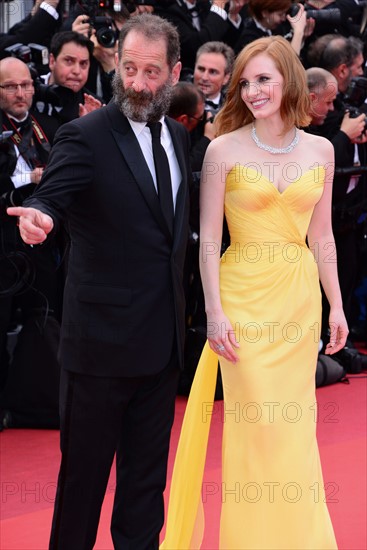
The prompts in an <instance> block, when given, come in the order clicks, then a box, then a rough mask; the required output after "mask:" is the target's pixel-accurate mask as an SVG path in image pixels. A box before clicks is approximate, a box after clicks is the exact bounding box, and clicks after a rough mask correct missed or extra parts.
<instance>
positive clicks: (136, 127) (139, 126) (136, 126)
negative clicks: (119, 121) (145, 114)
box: [127, 116, 165, 136]
mask: <svg viewBox="0 0 367 550" xmlns="http://www.w3.org/2000/svg"><path fill="white" fill-rule="evenodd" d="M127 120H128V121H129V122H130V125H131V128H132V129H133V131H134V134H135V135H136V136H139V135H140V134H141V133H142V132H143V131H144V129H145V128H146V126H147V123H146V122H137V121H136V120H131V118H128V119H127ZM159 122H160V123H161V124H162V126H163V125H164V123H165V122H164V116H162V117H161V118H160V119H159Z"/></svg>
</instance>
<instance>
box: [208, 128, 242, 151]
mask: <svg viewBox="0 0 367 550" xmlns="http://www.w3.org/2000/svg"><path fill="white" fill-rule="evenodd" d="M248 135H249V130H248V126H242V127H241V128H238V129H237V130H234V131H233V132H229V133H228V134H222V135H221V136H218V137H216V138H215V139H213V140H212V141H211V143H210V144H209V146H208V153H210V154H211V155H221V156H223V155H227V154H228V155H230V156H233V155H234V154H236V152H237V151H238V150H239V149H240V148H241V147H243V144H244V141H246V139H248Z"/></svg>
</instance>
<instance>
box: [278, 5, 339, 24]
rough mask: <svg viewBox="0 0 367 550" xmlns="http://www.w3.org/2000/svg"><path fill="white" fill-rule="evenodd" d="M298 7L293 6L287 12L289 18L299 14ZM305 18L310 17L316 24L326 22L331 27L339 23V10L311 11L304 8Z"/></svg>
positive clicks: (306, 7)
mask: <svg viewBox="0 0 367 550" xmlns="http://www.w3.org/2000/svg"><path fill="white" fill-rule="evenodd" d="M299 9H300V7H299V6H298V5H297V4H293V5H292V6H291V7H290V8H289V10H288V14H289V15H290V16H291V17H294V16H295V15H297V13H298V12H299ZM305 12H306V17H307V18H308V19H309V18H311V17H312V19H314V20H315V21H316V22H317V21H327V22H328V23H330V24H331V25H338V24H339V23H341V17H340V9H339V8H330V9H325V10H324V9H320V10H312V9H309V8H308V6H305Z"/></svg>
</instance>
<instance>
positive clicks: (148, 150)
mask: <svg viewBox="0 0 367 550" xmlns="http://www.w3.org/2000/svg"><path fill="white" fill-rule="evenodd" d="M128 121H129V122H130V125H131V128H132V130H133V132H134V134H135V136H136V139H137V140H138V142H139V145H140V148H141V150H142V153H143V155H144V158H145V161H146V163H147V165H148V168H149V170H150V173H151V174H152V177H153V181H154V185H155V188H156V191H157V190H158V187H157V177H156V173H155V167H154V158H153V148H152V136H151V133H150V129H149V128H148V127H147V125H146V122H136V121H135V120H131V119H130V118H128ZM159 122H161V124H162V132H161V143H162V145H163V148H164V150H165V151H166V154H167V158H168V163H169V168H170V172H171V182H172V197H173V207H174V209H175V208H176V199H177V192H178V188H179V187H180V183H181V180H182V174H181V170H180V167H179V164H178V161H177V158H176V153H175V149H174V147H173V142H172V138H171V134H170V133H169V130H168V127H167V124H166V123H165V121H164V117H162V118H161V119H160V121H159ZM157 192H158V191H157Z"/></svg>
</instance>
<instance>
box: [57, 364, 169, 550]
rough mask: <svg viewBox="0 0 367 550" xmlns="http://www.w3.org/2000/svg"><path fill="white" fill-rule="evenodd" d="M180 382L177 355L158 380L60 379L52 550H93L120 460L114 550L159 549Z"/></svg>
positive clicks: (66, 376)
mask: <svg viewBox="0 0 367 550" xmlns="http://www.w3.org/2000/svg"><path fill="white" fill-rule="evenodd" d="M178 377H179V368H178V364H177V357H176V354H175V357H174V358H171V361H170V363H169V365H168V366H167V367H166V368H165V369H164V370H162V371H160V372H159V373H158V374H155V375H153V376H141V377H135V378H134V377H133V378H117V377H116V378H111V377H106V378H104V377H96V376H88V375H83V374H78V373H73V372H68V371H65V370H64V371H63V372H62V375H61V387H60V413H61V451H62V460H61V467H60V473H59V479H58V488H57V494H56V502H55V510H54V517H53V523H52V531H51V540H50V549H51V550H56V549H57V550H91V549H92V548H93V545H94V543H95V540H96V535H97V529H98V522H99V516H100V511H101V506H102V502H103V498H104V495H105V492H106V488H107V484H108V479H109V474H110V469H111V466H112V463H113V459H114V455H115V453H116V491H115V499H114V508H113V515H112V523H111V533H112V539H113V543H114V548H115V550H157V549H158V546H159V532H160V530H161V528H162V526H163V522H164V502H163V491H164V489H165V484H166V469H167V458H168V450H169V439H170V432H171V427H172V423H173V419H174V403H175V396H176V390H177V383H178ZM66 479H67V482H66Z"/></svg>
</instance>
